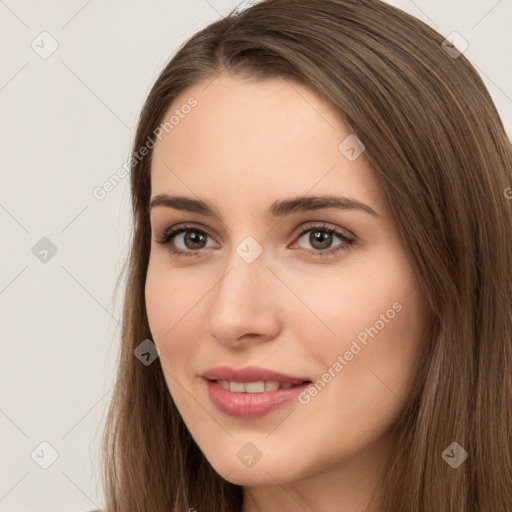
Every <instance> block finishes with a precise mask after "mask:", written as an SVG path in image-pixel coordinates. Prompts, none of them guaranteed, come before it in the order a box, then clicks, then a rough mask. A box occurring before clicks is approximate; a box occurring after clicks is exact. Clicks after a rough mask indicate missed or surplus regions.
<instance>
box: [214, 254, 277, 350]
mask: <svg viewBox="0 0 512 512" xmlns="http://www.w3.org/2000/svg"><path fill="white" fill-rule="evenodd" d="M226 268H227V270H226V271H225V272H224V274H223V276H222V277H221V278H220V280H219V282H218V283H217V284H216V285H215V287H214V290H212V294H211V298H210V300H211V306H210V308H209V310H208V315H207V322H206V331H207V332H208V333H209V334H210V335H211V336H212V337H213V338H214V339H215V340H217V342H219V343H221V344H223V345H226V346H230V347H238V346H240V345H243V346H246V345H248V344H250V345H253V344H258V343H263V342H265V341H268V340H270V339H273V338H275V337H276V336H277V333H278V331H279V306H278V294H277V293H276V287H277V280H276V278H275V276H274V274H273V273H272V272H271V271H270V270H269V269H268V267H267V263H266V260H265V258H264V257H263V254H262V255H260V256H259V257H258V258H257V259H256V260H255V261H253V262H252V263H247V262H246V261H244V260H243V259H242V258H241V257H240V256H239V255H238V254H237V253H236V251H233V255H232V257H231V258H230V259H229V262H228V264H227V265H226Z"/></svg>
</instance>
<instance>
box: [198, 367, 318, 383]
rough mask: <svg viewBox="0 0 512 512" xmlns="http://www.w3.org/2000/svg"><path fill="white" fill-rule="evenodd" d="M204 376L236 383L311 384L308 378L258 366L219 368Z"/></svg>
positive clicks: (207, 372) (205, 373)
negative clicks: (268, 381)
mask: <svg viewBox="0 0 512 512" xmlns="http://www.w3.org/2000/svg"><path fill="white" fill-rule="evenodd" d="M202 376H203V377H204V378H205V379H208V380H230V381H235V382H257V381H259V380H275V381H277V382H291V383H292V384H302V383H303V382H310V380H309V379H306V378H301V377H294V376H292V375H285V374H284V373H279V372H275V371H273V370H268V369H266V368H259V367H257V366H246V367H245V368H240V369H236V368H230V367H229V366H217V367H216V368H211V369H210V370H208V371H206V372H204V373H203V375H202Z"/></svg>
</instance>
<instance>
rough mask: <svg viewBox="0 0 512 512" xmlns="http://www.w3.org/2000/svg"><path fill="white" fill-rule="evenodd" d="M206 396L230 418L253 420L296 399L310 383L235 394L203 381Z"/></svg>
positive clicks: (213, 383)
mask: <svg viewBox="0 0 512 512" xmlns="http://www.w3.org/2000/svg"><path fill="white" fill-rule="evenodd" d="M204 382H206V387H207V389H208V395H209V397H210V400H211V401H212V403H213V405H215V406H216V407H217V409H219V410H220V411H222V412H223V413H225V414H229V415H230V416H237V417H242V418H255V417H257V416H262V415H264V414H268V413H270V412H272V411H274V410H275V409H277V408H279V407H281V406H282V405H284V404H286V403H288V402H290V401H291V400H294V399H295V398H297V396H298V395H299V394H300V393H302V392H303V391H304V390H305V389H306V388H307V387H308V386H309V385H310V384H311V383H310V382H305V383H304V384H300V385H298V386H295V387H293V388H289V389H276V390H275V391H263V392H262V393H235V392H233V391H228V390H227V389H224V388H222V387H221V386H219V385H218V384H217V383H216V382H215V381H211V380H207V379H205V380H204Z"/></svg>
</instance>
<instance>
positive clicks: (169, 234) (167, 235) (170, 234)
mask: <svg viewBox="0 0 512 512" xmlns="http://www.w3.org/2000/svg"><path fill="white" fill-rule="evenodd" d="M314 230H316V231H323V232H326V233H329V234H332V235H336V236H337V237H339V238H340V239H341V240H342V241H343V242H344V243H341V244H339V245H336V246H335V247H334V248H332V249H324V250H314V249H302V254H305V255H308V256H315V257H333V256H335V255H337V254H338V253H339V254H341V253H344V252H345V251H347V250H348V249H349V246H351V245H353V244H354V243H355V239H353V238H350V237H348V236H347V235H345V234H344V233H342V232H341V231H338V230H337V229H334V228H329V227H327V225H325V224H322V225H319V224H316V225H313V226H311V225H305V226H303V229H302V231H301V232H300V233H299V235H298V237H297V241H298V240H299V239H300V238H302V237H303V236H304V235H305V234H306V233H309V232H310V231H314ZM187 231H195V232H197V233H200V234H203V235H206V236H210V235H209V234H208V233H207V232H206V231H204V230H202V229H200V228H198V226H196V225H194V224H179V225H177V226H173V227H171V228H169V229H167V230H166V231H165V232H164V233H163V235H162V236H161V237H160V238H158V239H156V240H155V241H156V243H158V244H162V245H167V246H168V249H169V251H170V252H171V253H172V254H174V255H175V256H176V257H177V258H179V257H180V256H192V257H197V256H199V254H198V253H199V252H200V249H198V250H196V251H183V250H181V249H173V248H172V246H171V244H170V242H171V241H172V240H173V239H174V238H175V237H176V236H177V235H179V234H180V233H183V232H187Z"/></svg>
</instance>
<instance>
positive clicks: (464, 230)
mask: <svg viewBox="0 0 512 512" xmlns="http://www.w3.org/2000/svg"><path fill="white" fill-rule="evenodd" d="M443 40H444V37H443V36H441V35H440V34H438V33H437V32H435V31H434V30H433V29H431V28H430V27H429V26H427V25H425V24H424V23H422V22H420V21H419V20H417V19H415V18H414V17H412V16H410V15H408V14H406V13H404V12H402V11H401V10H399V9H396V8H394V7H391V6H389V5H387V4H385V3H382V2H380V1H378V0H264V1H262V2H260V3H259V4H256V5H254V6H252V7H250V8H248V9H246V10H244V11H241V12H238V11H233V12H231V13H230V14H229V15H227V16H225V17H224V18H222V19H220V20H218V21H216V22H214V23H212V24H211V25H209V26H208V27H206V28H204V29H203V30H201V31H200V32H198V33H197V34H195V35H194V36H193V37H192V38H191V39H190V40H188V41H187V42H186V43H185V44H184V45H183V46H182V47H181V48H180V49H179V50H178V51H177V53H176V54H175V56H174V57H173V58H172V60H171V61H170V62H169V64H168V65H167V66H166V67H165V68H164V69H163V71H162V72H161V74H160V76H159V77H158V79H157V80H156V83H155V84H154V86H153V88H152V89H151V91H150V93H149V96H148V98H147V100H146V102H145V104H144V107H143V109H142V112H141V115H140V119H139V124H138V128H137V133H136V136H135V141H134V146H133V154H135V153H136V152H138V151H139V149H140V148H141V147H143V146H144V145H147V141H148V138H151V137H153V138H154V135H152V134H153V132H154V131H155V129H156V128H157V127H158V126H159V124H160V123H162V122H163V121H164V119H163V116H164V114H165V113H166V112H167V109H168V108H169V107H170V105H171V104H172V103H173V101H174V99H175V98H176V97H177V96H178V95H180V94H182V93H183V92H184V91H186V89H187V88H189V87H190V86H192V85H194V84H196V83H197V82H199V81H200V80H205V79H212V80H213V79H215V77H216V76H218V75H219V74H220V73H229V74H231V75H234V76H240V77H245V76H247V77H256V78H261V79H265V78H267V77H282V78H284V79H286V80H289V81H290V83H293V82H295V83H299V84H302V85H305V86H308V87H310V88H311V89H312V90H314V91H315V92H316V93H318V94H319V95H320V96H321V97H323V98H325V99H326V100H327V101H329V102H330V104H331V105H332V108H333V109H334V110H335V111H336V112H338V113H339V116H340V119H341V120H342V121H343V122H344V123H346V125H347V126H348V127H349V128H350V130H351V131H352V132H353V133H356V134H357V136H358V137H359V139H361V141H362V142H363V143H364V145H365V147H366V151H365V154H366V157H367V158H368V161H369V163H370V165H371V167H372V168H373V170H374V172H375V175H376V177H377V178H378V180H379V182H380V183H381V186H382V187H383V190H384V191H385V193H386V194H387V197H388V199H389V202H390V204H391V207H392V211H393V214H394V216H395V219H396V223H397V227H398V229H399V232H400V234H401V236H402V239H403V244H404V247H405V250H406V251H407V254H408V256H409V258H410V261H411V264H412V265H413V268H414V270H415V272H416V274H417V277H418V280H419V282H420V285H421V287H422V291H423V293H424V294H425V296H426V298H427V300H428V303H429V305H430V311H429V314H430V316H431V321H430V323H429V332H428V333H427V334H428V336H426V338H427V340H428V341H427V342H426V343H425V346H424V354H423V364H422V367H421V371H420V373H419V374H418V376H417V384H416V388H415V392H414V394H413V399H412V400H411V401H410V402H409V403H408V404H407V406H406V407H405V410H404V412H403V414H402V415H401V417H400V419H399V427H400V432H401V434H400V435H401V437H400V441H399V443H398V445H397V447H396V450H395V452H394V457H393V459H392V460H391V461H390V466H389V471H388V472H387V474H386V481H385V482H384V485H385V492H384V495H385V498H384V500H385V502H384V503H383V508H382V510H383V511H386V512H397V511H401V512H434V511H435V512H455V511H457V512H461V511H464V512H477V511H478V512H483V511H485V512H487V511H489V512H490V511H492V512H510V511H511V510H512V439H511V430H512V200H511V199H510V198H509V197H510V195H511V194H507V192H506V191H507V190H508V191H510V192H512V189H510V187H512V152H511V148H510V143H509V141H508V138H507V136H506V132H505V129H504V127H503V124H502V121H501V120H500V117H499V115H498V112H497V110H496V108H495V105H494V104H493V101H492V100H491V97H490V96H489V93H488V91H487V90H486V88H485V86H484V83H483V82H482V80H481V78H480V76H479V75H478V73H477V72H476V71H475V69H474V68H473V67H472V66H471V64H470V62H469V61H468V60H467V59H466V57H465V56H464V55H459V56H458V57H457V54H454V53H453V49H452V51H451V52H450V51H447V47H446V45H444V44H443ZM151 155H152V153H151V152H150V153H149V154H148V155H147V156H146V157H145V158H137V159H134V160H133V163H134V165H133V167H132V169H131V192H132V207H133V221H134V222H133V238H132V246H131V251H130V254H129V255H128V259H127V265H128V273H127V284H126V292H125V299H124V309H123V323H122V335H121V336H122V339H121V350H120V356H119V367H118V374H117V380H116V385H115V388H114V394H113V398H112V401H111V405H110V408H109V410H108V415H107V421H106V423H105V430H104V437H103V444H102V450H103V452H102V453H103V459H102V465H103V472H104V484H103V485H104V492H105V497H106V510H107V511H108V512H128V511H135V510H136V511H138V512H143V511H147V512H149V511H152V512H164V511H165V512H167V511H169V510H171V509H172V510H177V511H187V510H189V508H193V509H196V510H197V511H199V512H208V511H211V512H240V510H241V508H242V502H243V488H242V487H241V486H238V485H234V484H232V483H230V482H227V481H226V480H224V479H223V478H222V477H221V476H219V475H218V474H217V473H216V472H215V470H214V469H213V468H212V467H211V465H210V464H209V463H208V461H207V460H206V459H205V457H204V455H203V454H202V452H201V450H200V449H199V448H198V446H197V445H196V443H195V442H194V440H193V439H192V438H191V436H190V434H189V432H188V430H187V428H186V426H185V424H184V422H183V421H182V419H181V417H180V414H179V412H178V410H177V408H176V406H175V404H174V402H173V400H172V398H171V396H170V393H169V391H168V388H167V385H166V381H165V379H164V376H163V371H164V370H163V368H162V366H161V364H160V360H159V359H157V360H156V361H155V362H154V363H153V364H151V365H148V366H145V365H143V364H140V361H139V360H138V359H137V358H136V357H134V350H135V348H136V347H137V346H138V345H139V344H140V343H141V342H142V341H143V340H145V339H147V338H149V339H152V336H151V332H150V329H149V325H148V320H147V316H146V309H145V299H144V287H145V277H146V270H147V267H148V260H149V252H150V236H151V229H150V223H149V214H148V203H149V199H150V192H151V186H150V170H151ZM453 442H457V443H458V444H459V445H460V446H461V447H462V448H463V449H464V450H466V452H467V453H468V458H467V460H466V461H465V462H463V463H462V464H461V465H460V466H459V467H458V468H456V469H454V468H453V467H451V466H450V465H449V464H448V463H447V462H446V461H445V458H443V457H442V454H443V452H444V451H445V449H446V448H447V447H449V446H450V445H451V443H453Z"/></svg>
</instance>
